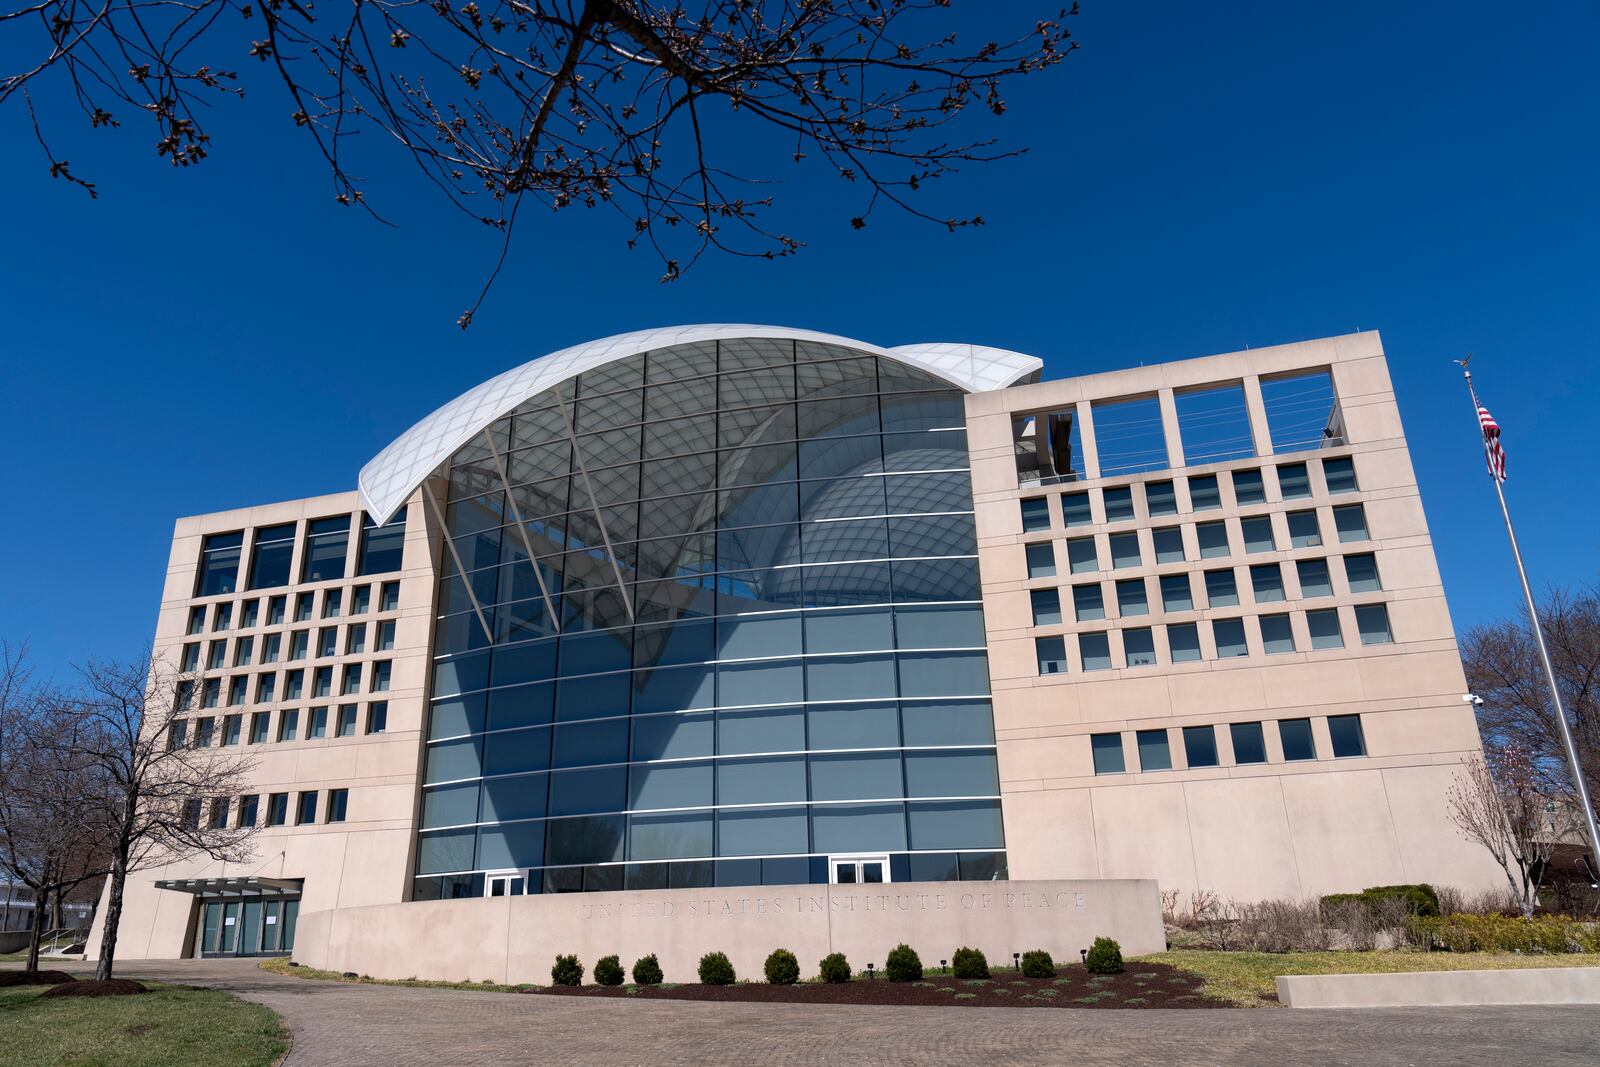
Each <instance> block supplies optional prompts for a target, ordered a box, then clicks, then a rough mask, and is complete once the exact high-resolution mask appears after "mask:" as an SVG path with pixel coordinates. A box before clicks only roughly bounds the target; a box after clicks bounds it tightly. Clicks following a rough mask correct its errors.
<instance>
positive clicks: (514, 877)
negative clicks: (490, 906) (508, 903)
mask: <svg viewBox="0 0 1600 1067" xmlns="http://www.w3.org/2000/svg"><path fill="white" fill-rule="evenodd" d="M525 873H526V872H524V871H501V872H499V873H497V874H490V875H487V876H486V877H485V881H486V882H487V884H488V894H489V895H490V896H491V897H520V896H522V893H523V887H524V885H526V884H527V883H526V879H525V878H524V877H523V876H524V874H525Z"/></svg>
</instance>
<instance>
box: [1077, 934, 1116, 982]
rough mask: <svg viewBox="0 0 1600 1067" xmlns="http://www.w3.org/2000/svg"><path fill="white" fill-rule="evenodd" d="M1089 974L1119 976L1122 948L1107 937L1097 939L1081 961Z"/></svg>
mask: <svg viewBox="0 0 1600 1067" xmlns="http://www.w3.org/2000/svg"><path fill="white" fill-rule="evenodd" d="M1083 965H1084V967H1086V968H1088V971H1089V973H1090V974H1121V973H1122V946H1121V945H1119V944H1117V943H1116V942H1115V941H1113V940H1112V939H1111V938H1109V937H1097V938H1095V939H1094V944H1092V945H1090V946H1089V954H1088V955H1087V956H1085V957H1084V959H1083Z"/></svg>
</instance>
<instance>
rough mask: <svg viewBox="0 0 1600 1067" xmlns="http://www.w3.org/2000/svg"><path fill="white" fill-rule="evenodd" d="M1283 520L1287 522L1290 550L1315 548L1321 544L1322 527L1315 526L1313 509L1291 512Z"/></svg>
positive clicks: (1315, 520)
mask: <svg viewBox="0 0 1600 1067" xmlns="http://www.w3.org/2000/svg"><path fill="white" fill-rule="evenodd" d="M1284 518H1286V519H1287V520H1288V522H1289V547H1290V548H1315V547H1317V546H1318V545H1320V544H1322V527H1321V526H1319V525H1318V524H1317V513H1316V510H1315V509H1307V510H1305V511H1291V512H1289V513H1288V514H1287V515H1286V516H1284Z"/></svg>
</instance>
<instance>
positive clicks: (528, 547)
mask: <svg viewBox="0 0 1600 1067" xmlns="http://www.w3.org/2000/svg"><path fill="white" fill-rule="evenodd" d="M483 437H484V440H486V441H488V442H489V454H490V455H491V456H493V457H494V469H495V472H496V473H497V474H499V475H500V487H501V488H502V489H504V490H505V492H506V506H507V507H509V508H510V509H511V517H512V519H514V520H515V521H516V524H517V533H518V534H520V535H521V537H522V547H523V550H524V551H526V552H527V553H528V565H529V566H530V567H532V568H533V579H534V581H536V582H538V583H539V595H540V596H541V597H543V598H544V609H545V611H547V612H549V613H550V625H551V627H552V628H553V629H554V630H555V632H556V633H560V632H561V619H560V617H559V616H557V615H556V605H555V601H553V600H551V599H550V588H549V586H547V585H545V582H544V574H543V573H541V572H540V570H539V557H538V556H537V555H536V554H535V553H534V551H533V540H532V539H531V538H530V537H529V536H528V527H527V526H526V525H525V524H524V522H523V518H522V509H521V508H520V507H518V506H517V500H516V497H515V496H513V495H512V492H511V479H510V477H508V476H507V474H506V464H505V460H503V459H502V458H501V457H500V450H499V449H498V448H496V447H495V443H494V433H493V432H492V430H491V429H485V430H484V431H483Z"/></svg>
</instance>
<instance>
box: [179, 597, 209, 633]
mask: <svg viewBox="0 0 1600 1067" xmlns="http://www.w3.org/2000/svg"><path fill="white" fill-rule="evenodd" d="M205 628H206V609H205V605H203V604H202V605H200V606H199V607H193V608H190V609H189V628H188V629H187V630H186V631H184V632H185V633H188V634H190V635H191V636H192V635H194V634H197V633H201V632H203V631H204V630H205Z"/></svg>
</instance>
